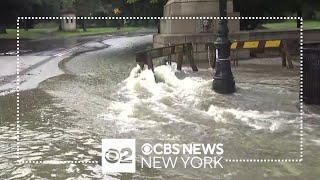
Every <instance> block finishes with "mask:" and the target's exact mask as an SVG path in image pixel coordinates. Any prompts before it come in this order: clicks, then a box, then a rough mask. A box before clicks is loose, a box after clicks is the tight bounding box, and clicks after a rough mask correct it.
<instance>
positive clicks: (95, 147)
mask: <svg viewBox="0 0 320 180" xmlns="http://www.w3.org/2000/svg"><path fill="white" fill-rule="evenodd" d="M115 42H116V44H114V46H111V47H109V48H107V49H105V50H100V51H96V52H89V53H85V54H82V55H79V56H77V57H75V58H73V59H71V60H69V61H66V62H64V63H63V64H62V66H61V67H62V69H63V70H64V71H65V72H66V74H65V75H61V76H58V77H54V78H51V79H48V80H46V81H45V82H43V83H41V85H40V86H39V88H37V89H34V90H28V91H25V92H22V93H21V95H20V96H21V108H20V111H21V119H22V120H21V127H20V128H21V138H20V153H19V156H20V158H21V159H20V160H22V161H48V160H50V161H93V162H91V163H87V164H82V163H60V164H59V163H53V164H49V165H48V164H42V163H38V164H29V163H24V164H17V163H16V162H15V161H16V160H17V159H16V158H17V152H16V137H15V134H16V122H15V112H16V111H15V110H16V109H15V100H16V99H15V95H7V96H3V97H0V102H1V124H0V130H1V132H0V142H1V144H0V155H1V156H0V178H1V179H8V178H12V179H68V178H69V179H72V178H78V179H86V178H87V179H94V178H97V179H102V178H104V179H111V178H114V179H132V178H136V179H151V178H153V179H240V180H247V179H255V180H258V179H268V178H269V179H319V178H320V172H319V169H320V152H319V147H320V140H319V139H320V132H319V130H320V123H319V119H320V116H319V115H315V114H306V115H304V152H303V155H304V161H303V162H302V163H298V162H294V163H286V162H281V163H280V162H279V163H274V162H273V163H271V162H265V163H239V162H224V163H223V164H224V168H223V169H184V168H182V167H177V168H175V169H160V170H158V169H143V170H142V169H139V167H140V165H139V163H140V162H137V163H138V165H137V167H138V170H137V173H136V174H112V175H102V174H101V153H100V151H101V139H104V138H135V139H136V140H137V144H138V145H142V144H143V143H146V142H148V143H164V142H166V143H179V144H183V143H214V142H216V143H223V144H224V151H225V153H224V158H226V159H299V157H300V129H299V128H300V113H299V98H298V92H299V74H298V71H292V70H287V69H283V68H281V65H280V63H281V62H280V61H279V59H277V58H275V59H267V60H266V59H264V60H251V61H245V62H240V66H239V67H237V68H234V69H233V72H234V76H235V80H236V85H237V92H236V93H234V94H232V95H220V94H217V93H215V92H213V91H212V90H211V84H212V74H213V71H212V70H210V69H206V68H201V69H200V70H199V72H192V70H191V69H190V68H188V67H184V68H183V71H181V72H178V71H176V70H175V69H176V68H175V65H174V64H173V65H172V66H159V67H156V68H155V70H154V74H153V73H152V72H151V71H149V70H143V71H142V70H141V69H139V67H136V65H135V62H134V58H135V57H134V53H135V52H136V51H139V50H143V49H145V48H146V47H147V46H149V45H150V37H148V38H146V37H144V36H142V37H131V38H120V39H116V40H115ZM138 155H140V154H138ZM96 161H97V163H96Z"/></svg>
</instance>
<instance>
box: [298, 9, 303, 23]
mask: <svg viewBox="0 0 320 180" xmlns="http://www.w3.org/2000/svg"><path fill="white" fill-rule="evenodd" d="M297 17H298V18H297V28H301V18H302V10H301V9H299V10H298V12H297Z"/></svg>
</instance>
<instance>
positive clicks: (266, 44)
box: [231, 40, 281, 49]
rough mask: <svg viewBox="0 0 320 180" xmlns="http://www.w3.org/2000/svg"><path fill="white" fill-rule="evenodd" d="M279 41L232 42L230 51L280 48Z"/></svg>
mask: <svg viewBox="0 0 320 180" xmlns="http://www.w3.org/2000/svg"><path fill="white" fill-rule="evenodd" d="M280 47H281V40H262V41H241V42H237V41H235V42H233V43H232V44H231V49H262V48H280Z"/></svg>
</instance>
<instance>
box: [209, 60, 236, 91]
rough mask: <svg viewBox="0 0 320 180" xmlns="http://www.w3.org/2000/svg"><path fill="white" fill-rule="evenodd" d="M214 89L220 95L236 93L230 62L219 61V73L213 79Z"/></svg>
mask: <svg viewBox="0 0 320 180" xmlns="http://www.w3.org/2000/svg"><path fill="white" fill-rule="evenodd" d="M213 79H214V80H213V83H212V89H213V90H214V91H215V92H217V93H220V94H231V93H234V92H235V91H236V88H235V82H234V79H233V75H232V72H231V68H230V61H222V62H221V61H218V62H217V72H216V74H215V75H214V77H213Z"/></svg>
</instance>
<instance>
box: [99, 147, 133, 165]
mask: <svg viewBox="0 0 320 180" xmlns="http://www.w3.org/2000/svg"><path fill="white" fill-rule="evenodd" d="M131 156H132V150H131V149H130V148H123V149H121V150H120V152H119V151H118V150H117V149H113V148H111V149H108V150H107V151H106V153H105V156H104V157H105V159H106V161H107V162H109V163H117V162H119V163H132V159H130V157H131Z"/></svg>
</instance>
